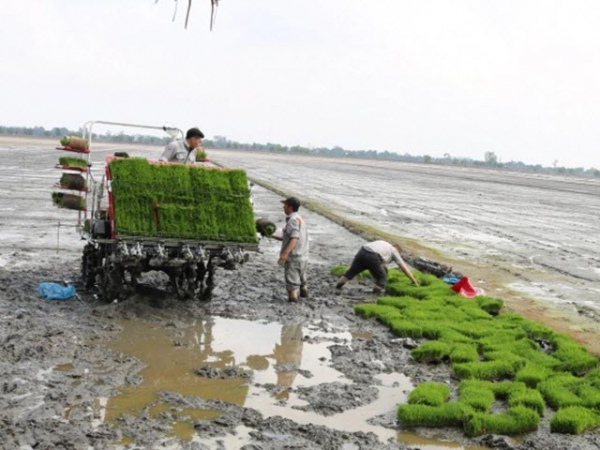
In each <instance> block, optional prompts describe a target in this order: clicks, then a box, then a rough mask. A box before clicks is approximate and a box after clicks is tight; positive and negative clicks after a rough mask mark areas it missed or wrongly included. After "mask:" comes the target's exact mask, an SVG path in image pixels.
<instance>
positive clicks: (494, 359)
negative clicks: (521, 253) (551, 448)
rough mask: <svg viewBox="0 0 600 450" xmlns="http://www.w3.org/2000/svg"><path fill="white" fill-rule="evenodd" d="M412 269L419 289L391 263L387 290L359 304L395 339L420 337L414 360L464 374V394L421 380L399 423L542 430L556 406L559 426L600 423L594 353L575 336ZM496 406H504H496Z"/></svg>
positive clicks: (580, 428) (577, 428) (569, 428)
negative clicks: (466, 295) (544, 419)
mask: <svg viewBox="0 0 600 450" xmlns="http://www.w3.org/2000/svg"><path fill="white" fill-rule="evenodd" d="M413 273H414V274H415V276H416V277H417V279H418V280H419V282H420V284H421V286H414V285H412V284H411V282H410V280H408V278H407V277H406V276H405V275H404V274H402V273H401V272H399V271H396V270H393V271H390V273H389V284H388V287H387V294H388V295H389V296H386V297H381V298H379V299H378V300H377V303H376V304H373V303H369V304H362V305H356V306H355V308H354V310H355V312H356V313H357V314H358V315H360V316H362V317H364V318H365V319H369V318H373V319H376V320H378V321H379V322H381V323H382V324H384V325H386V326H387V327H388V328H389V329H390V331H391V332H392V333H394V334H395V335H396V336H400V337H410V338H413V339H420V340H421V345H420V346H419V347H417V348H416V349H414V350H412V352H411V354H412V356H413V357H414V358H415V360H417V361H419V362H422V363H430V364H431V363H435V364H447V365H448V367H449V369H450V371H451V375H452V377H453V378H455V379H458V380H459V381H460V384H459V386H458V387H457V388H456V387H455V388H454V390H455V391H456V394H457V395H452V389H450V387H449V386H446V385H444V384H440V383H424V384H420V385H418V386H417V387H416V389H415V390H414V391H413V392H411V394H410V396H409V399H408V403H407V404H403V405H400V406H399V409H398V420H399V423H400V425H401V426H402V427H414V426H424V427H448V426H453V427H461V428H462V429H464V430H465V433H466V434H467V435H469V436H478V435H481V434H483V433H495V434H503V435H515V434H523V433H526V432H530V431H535V430H536V429H537V427H538V423H539V421H540V418H541V417H542V416H544V415H545V414H547V413H550V412H551V410H553V411H554V412H555V413H554V415H553V416H552V419H551V429H552V431H553V432H557V433H571V434H578V433H582V432H585V431H588V430H592V429H595V428H598V427H600V369H599V368H598V359H597V358H596V357H595V356H593V355H592V354H590V353H589V352H588V351H587V350H586V349H585V348H584V347H582V346H581V345H579V344H578V343H576V342H575V341H573V340H572V339H571V338H570V337H569V336H566V335H563V334H560V333H556V332H554V331H552V330H551V329H550V328H548V327H546V326H544V325H542V324H540V323H537V322H532V321H529V320H526V319H524V318H523V317H520V316H519V315H517V314H513V313H502V312H501V309H502V306H503V302H502V300H499V299H495V298H491V297H484V296H479V297H475V298H473V299H467V298H464V297H462V296H460V295H458V294H456V293H455V292H454V291H452V289H450V287H449V286H448V285H447V284H446V283H444V282H443V281H442V280H440V279H438V278H436V277H434V276H431V275H426V274H422V273H420V272H418V271H414V272H413ZM540 342H543V343H544V345H543V346H541V345H540ZM457 397H458V400H454V401H449V400H448V399H449V398H457ZM498 404H501V405H502V407H501V408H493V405H498ZM499 410H500V411H502V412H501V413H498V412H494V411H499Z"/></svg>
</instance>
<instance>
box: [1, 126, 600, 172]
mask: <svg viewBox="0 0 600 450" xmlns="http://www.w3.org/2000/svg"><path fill="white" fill-rule="evenodd" d="M81 132H82V130H81V129H79V130H77V131H74V130H69V129H68V128H64V127H54V128H51V129H45V128H44V127H40V126H37V127H7V126H2V125H0V135H18V136H37V137H56V138H60V137H62V136H70V135H78V136H81ZM92 139H93V140H94V141H98V142H120V143H137V144H153V145H166V144H168V143H169V142H170V141H171V140H172V138H170V137H168V136H165V137H157V136H148V135H139V134H125V133H123V132H120V133H111V132H110V131H109V132H107V133H105V134H96V133H93V134H92ZM203 146H204V147H205V148H215V149H236V150H252V151H262V152H270V153H281V154H295V155H314V156H327V157H333V158H356V159H379V160H386V161H402V162H410V163H422V164H437V165H444V166H460V167H480V168H494V169H503V170H510V171H517V172H531V173H546V174H556V175H576V176H581V177H595V178H600V170H597V169H595V168H592V169H584V168H583V167H562V166H558V161H554V164H553V165H552V167H548V166H542V165H541V164H525V163H523V162H521V161H509V162H500V161H499V159H498V156H497V155H496V154H495V153H494V152H490V151H487V152H484V155H483V160H477V159H472V158H463V157H453V156H451V155H450V154H449V153H446V154H444V156H443V157H441V158H436V157H433V156H429V155H423V156H415V155H409V154H408V153H404V154H400V153H393V152H390V151H388V150H384V151H380V150H345V149H344V148H342V147H339V146H335V147H332V148H328V147H317V148H308V147H302V146H300V145H293V146H287V145H281V144H273V143H267V144H257V143H252V144H248V143H242V142H237V141H231V140H229V139H227V137H225V136H214V138H213V139H204V140H203Z"/></svg>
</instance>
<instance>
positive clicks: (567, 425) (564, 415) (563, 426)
mask: <svg viewBox="0 0 600 450" xmlns="http://www.w3.org/2000/svg"><path fill="white" fill-rule="evenodd" d="M599 426H600V415H599V414H598V413H597V412H596V411H593V410H591V409H588V408H583V407H581V406H570V407H568V408H563V409H561V410H559V411H558V412H557V413H556V414H554V416H553V417H552V420H551V421H550V430H551V431H552V432H553V433H563V434H581V433H583V432H584V431H588V430H593V429H595V428H598V427H599Z"/></svg>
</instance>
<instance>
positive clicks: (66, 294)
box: [38, 283, 75, 300]
mask: <svg viewBox="0 0 600 450" xmlns="http://www.w3.org/2000/svg"><path fill="white" fill-rule="evenodd" d="M38 292H39V293H40V295H41V296H42V297H44V298H45V299H46V300H67V299H69V298H71V297H73V296H74V295H75V286H61V285H60V284H58V283H40V287H39V288H38Z"/></svg>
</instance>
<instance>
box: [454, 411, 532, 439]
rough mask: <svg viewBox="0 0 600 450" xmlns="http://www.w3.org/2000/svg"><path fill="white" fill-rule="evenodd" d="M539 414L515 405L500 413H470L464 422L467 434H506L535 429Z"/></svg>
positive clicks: (510, 434)
mask: <svg viewBox="0 0 600 450" xmlns="http://www.w3.org/2000/svg"><path fill="white" fill-rule="evenodd" d="M539 422H540V416H539V415H538V414H537V413H536V412H535V411H533V410H532V409H529V408H526V407H524V406H515V407H513V408H510V409H509V410H508V411H506V412H504V413H502V414H489V413H479V412H475V413H472V414H471V415H470V416H469V417H468V418H467V419H466V420H465V424H464V429H465V432H466V434H467V435H468V436H472V437H473V436H481V435H482V434H488V433H491V434H502V435H507V436H512V435H517V434H523V433H527V432H529V431H535V430H537V427H538V425H539Z"/></svg>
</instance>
